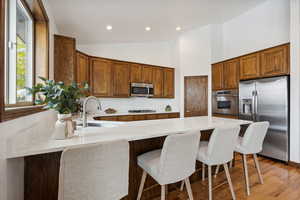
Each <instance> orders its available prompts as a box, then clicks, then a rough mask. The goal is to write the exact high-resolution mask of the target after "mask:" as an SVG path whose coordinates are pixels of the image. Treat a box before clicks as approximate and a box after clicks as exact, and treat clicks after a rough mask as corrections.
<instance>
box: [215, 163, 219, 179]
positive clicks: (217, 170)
mask: <svg viewBox="0 0 300 200" xmlns="http://www.w3.org/2000/svg"><path fill="white" fill-rule="evenodd" d="M219 170H220V165H217V168H216V171H215V175H214V178H217V175H218V173H219Z"/></svg>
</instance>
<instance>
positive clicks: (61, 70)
mask: <svg viewBox="0 0 300 200" xmlns="http://www.w3.org/2000/svg"><path fill="white" fill-rule="evenodd" d="M75 43H76V41H75V39H74V38H70V37H65V36H61V35H54V80H55V81H63V82H64V83H65V84H71V83H72V82H73V81H75V79H76V76H75V73H76V70H75V62H76V50H75Z"/></svg>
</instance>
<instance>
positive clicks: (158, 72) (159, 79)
mask: <svg viewBox="0 0 300 200" xmlns="http://www.w3.org/2000/svg"><path fill="white" fill-rule="evenodd" d="M163 79H164V71H163V69H162V68H160V67H154V68H153V87H154V97H162V96H163Z"/></svg>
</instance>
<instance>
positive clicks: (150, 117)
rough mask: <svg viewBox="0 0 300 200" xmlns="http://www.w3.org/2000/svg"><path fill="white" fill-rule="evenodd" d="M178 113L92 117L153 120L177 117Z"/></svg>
mask: <svg viewBox="0 0 300 200" xmlns="http://www.w3.org/2000/svg"><path fill="white" fill-rule="evenodd" d="M179 117H180V113H158V114H141V115H120V116H103V117H94V119H95V120H105V121H123V122H128V121H141V120H154V119H170V118H179Z"/></svg>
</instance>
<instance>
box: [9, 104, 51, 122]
mask: <svg viewBox="0 0 300 200" xmlns="http://www.w3.org/2000/svg"><path fill="white" fill-rule="evenodd" d="M43 107H44V106H42V105H36V106H24V107H12V108H5V111H4V116H3V118H4V119H3V121H9V120H12V119H16V118H19V117H24V116H27V115H32V114H34V113H38V112H42V111H44V110H45V109H43Z"/></svg>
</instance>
